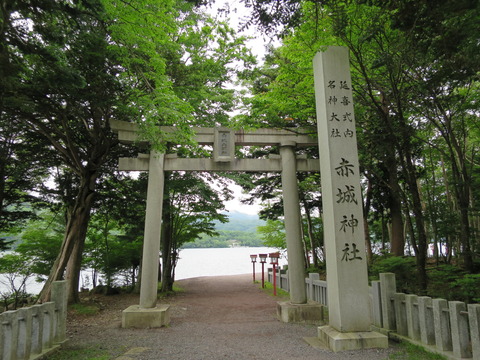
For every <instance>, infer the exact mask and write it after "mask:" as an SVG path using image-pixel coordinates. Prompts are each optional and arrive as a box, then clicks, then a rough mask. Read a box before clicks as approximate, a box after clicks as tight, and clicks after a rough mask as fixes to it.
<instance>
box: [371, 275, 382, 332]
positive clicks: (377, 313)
mask: <svg viewBox="0 0 480 360" xmlns="http://www.w3.org/2000/svg"><path fill="white" fill-rule="evenodd" d="M372 317H373V319H372V320H373V325H374V326H376V327H378V328H381V327H382V324H383V321H382V291H381V286H380V281H372Z"/></svg>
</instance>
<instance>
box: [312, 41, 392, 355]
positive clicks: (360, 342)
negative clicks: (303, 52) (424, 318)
mask: <svg viewBox="0 0 480 360" xmlns="http://www.w3.org/2000/svg"><path fill="white" fill-rule="evenodd" d="M313 65H314V74H315V97H316V103H317V104H316V105H317V106H316V107H317V127H318V144H319V146H318V148H319V152H320V173H321V180H322V202H323V220H324V238H325V248H326V267H327V281H328V313H329V325H328V326H322V327H320V328H319V331H318V335H319V338H320V339H321V340H322V341H323V342H324V343H325V344H326V345H328V347H329V348H330V349H332V350H333V351H343V350H356V349H364V348H374V347H380V348H386V347H388V338H387V337H386V336H385V335H381V334H379V333H376V332H373V331H370V326H371V324H372V321H371V315H370V302H369V295H368V276H367V260H366V253H365V240H364V232H363V230H362V227H363V210H362V197H361V193H360V174H359V166H358V151H357V138H356V132H355V119H354V111H353V98H352V84H351V79H350V64H349V59H348V48H345V47H341V46H331V47H329V48H328V49H327V51H325V52H321V53H318V54H317V55H316V56H315V58H314V60H313Z"/></svg>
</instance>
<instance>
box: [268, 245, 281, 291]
mask: <svg viewBox="0 0 480 360" xmlns="http://www.w3.org/2000/svg"><path fill="white" fill-rule="evenodd" d="M279 257H280V253H278V252H276V253H271V254H270V261H271V262H270V264H272V265H273V296H277V265H278V258H279Z"/></svg>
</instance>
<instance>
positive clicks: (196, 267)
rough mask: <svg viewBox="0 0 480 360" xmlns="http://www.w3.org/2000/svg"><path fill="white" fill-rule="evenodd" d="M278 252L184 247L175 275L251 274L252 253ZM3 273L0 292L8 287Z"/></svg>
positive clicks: (34, 289) (31, 286)
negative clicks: (4, 282)
mask: <svg viewBox="0 0 480 360" xmlns="http://www.w3.org/2000/svg"><path fill="white" fill-rule="evenodd" d="M272 252H277V250H276V249H274V248H267V247H255V248H247V247H236V248H211V249H183V250H181V251H180V258H179V260H178V263H177V267H176V269H175V279H176V280H182V279H189V278H194V277H201V276H222V275H240V274H251V273H252V270H253V266H252V263H251V261H250V255H253V254H257V255H258V254H269V253H272ZM267 263H268V265H265V271H266V270H267V268H268V267H271V265H270V264H269V263H270V260H269V259H267ZM279 264H280V266H282V265H285V264H287V260H286V259H285V258H284V257H281V258H280V259H279ZM261 271H262V267H261V264H260V263H259V260H258V258H257V263H256V264H255V272H257V273H258V272H261ZM89 275H90V274H89V272H88V271H85V272H82V276H81V280H80V281H81V284H80V286H84V285H85V284H82V279H83V280H84V281H85V279H88V277H89ZM2 280H4V278H3V277H2V276H0V292H4V291H7V290H8V287H6V286H5V285H4V284H3V283H2ZM42 286H43V284H41V283H37V282H35V280H34V279H33V278H32V279H30V280H29V281H28V283H27V292H28V293H31V294H38V293H39V292H40V290H41V289H42Z"/></svg>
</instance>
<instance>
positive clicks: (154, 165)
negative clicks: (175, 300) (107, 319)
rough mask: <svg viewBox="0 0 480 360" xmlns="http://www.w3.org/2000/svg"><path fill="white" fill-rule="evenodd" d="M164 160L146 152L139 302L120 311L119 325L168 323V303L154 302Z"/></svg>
mask: <svg viewBox="0 0 480 360" xmlns="http://www.w3.org/2000/svg"><path fill="white" fill-rule="evenodd" d="M164 160H165V154H160V153H156V152H154V151H152V152H151V153H150V158H149V163H148V170H149V174H148V188H147V209H146V213H145V235H144V240H143V258H142V259H143V260H142V277H141V280H140V281H141V286H140V304H139V305H133V306H130V307H128V308H127V309H125V310H124V311H123V313H122V327H123V328H129V327H136V328H149V327H162V326H166V325H168V324H169V323H170V307H169V305H163V304H162V305H159V306H157V288H158V268H159V252H160V233H161V228H162V208H163V188H164V185H165V174H164V171H163V167H164Z"/></svg>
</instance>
